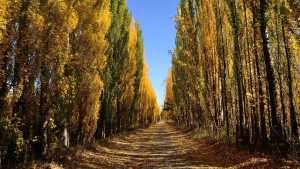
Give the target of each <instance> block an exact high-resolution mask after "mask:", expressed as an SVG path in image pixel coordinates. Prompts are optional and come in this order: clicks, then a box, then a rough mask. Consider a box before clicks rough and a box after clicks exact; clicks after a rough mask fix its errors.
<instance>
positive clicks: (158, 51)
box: [127, 0, 179, 105]
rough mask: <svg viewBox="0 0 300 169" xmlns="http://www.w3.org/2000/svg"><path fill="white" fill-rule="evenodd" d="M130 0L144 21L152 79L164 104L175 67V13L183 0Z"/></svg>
mask: <svg viewBox="0 0 300 169" xmlns="http://www.w3.org/2000/svg"><path fill="white" fill-rule="evenodd" d="M127 1H128V6H129V9H130V10H131V12H132V14H133V16H134V18H135V19H136V20H137V21H138V22H139V23H140V25H141V28H142V31H143V37H144V45H145V55H146V62H147V64H148V67H149V76H150V80H151V82H152V85H153V87H154V89H155V91H156V95H157V97H158V101H159V104H160V105H162V104H163V102H164V92H165V83H164V82H165V80H166V77H167V73H168V70H169V68H170V67H171V56H170V54H169V50H172V49H173V48H174V47H175V34H176V31H175V23H174V17H175V16H176V9H177V5H178V3H179V0H127Z"/></svg>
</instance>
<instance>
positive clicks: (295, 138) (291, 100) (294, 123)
mask: <svg viewBox="0 0 300 169" xmlns="http://www.w3.org/2000/svg"><path fill="white" fill-rule="evenodd" d="M287 33H288V32H287V31H286V28H285V23H282V34H283V41H284V46H285V56H286V60H287V73H288V80H287V83H288V88H289V94H288V97H289V103H290V121H291V134H292V138H293V141H296V142H298V141H299V132H298V122H297V112H296V109H295V105H294V92H293V77H292V70H291V64H292V61H291V60H292V56H291V50H290V46H289V40H288V37H287V35H286V34H287Z"/></svg>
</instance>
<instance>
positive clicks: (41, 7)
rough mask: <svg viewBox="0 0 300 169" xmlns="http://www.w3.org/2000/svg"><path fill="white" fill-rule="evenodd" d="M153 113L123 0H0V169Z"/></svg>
mask: <svg viewBox="0 0 300 169" xmlns="http://www.w3.org/2000/svg"><path fill="white" fill-rule="evenodd" d="M158 114H159V107H158V103H157V101H156V96H155V93H154V90H153V88H152V86H151V83H150V81H149V79H148V74H147V67H146V64H145V60H144V48H143V39H142V33H141V30H140V28H139V26H138V24H137V23H136V21H135V20H134V19H133V17H132V16H131V14H130V12H129V10H128V8H127V4H126V0H60V1H57V0H1V1H0V168H1V165H3V164H6V163H8V162H9V161H13V162H16V160H17V161H27V160H30V159H32V158H35V157H40V156H41V155H46V154H49V153H51V151H54V154H55V150H56V149H59V148H60V147H61V146H62V145H63V144H62V142H64V145H65V146H69V145H70V146H74V145H87V144H90V143H92V142H93V141H94V140H95V139H100V138H104V137H108V136H111V135H112V134H115V133H119V132H121V131H124V130H128V129H132V128H137V127H145V126H147V125H149V124H150V123H151V122H153V121H154V120H156V118H157V117H158Z"/></svg>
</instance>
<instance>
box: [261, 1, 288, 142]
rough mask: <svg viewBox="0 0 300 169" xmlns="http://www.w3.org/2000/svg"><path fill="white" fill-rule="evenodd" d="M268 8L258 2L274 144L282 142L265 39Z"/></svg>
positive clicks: (272, 71)
mask: <svg viewBox="0 0 300 169" xmlns="http://www.w3.org/2000/svg"><path fill="white" fill-rule="evenodd" d="M267 8H268V6H267V2H266V0H260V18H259V21H260V33H261V38H262V47H263V56H264V61H265V66H266V72H267V82H268V89H269V99H270V107H271V121H272V125H271V139H272V140H273V141H274V142H279V141H280V140H282V137H283V134H282V127H281V124H280V123H279V120H278V117H277V98H276V89H275V87H276V81H275V77H274V70H273V66H272V63H271V57H270V52H269V47H268V43H269V42H268V38H267V19H266V14H265V13H266V9H267Z"/></svg>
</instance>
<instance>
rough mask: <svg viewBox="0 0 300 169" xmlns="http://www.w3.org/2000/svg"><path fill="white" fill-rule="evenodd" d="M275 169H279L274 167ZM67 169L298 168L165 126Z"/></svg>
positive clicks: (80, 156)
mask: <svg viewBox="0 0 300 169" xmlns="http://www.w3.org/2000/svg"><path fill="white" fill-rule="evenodd" d="M274 166H276V167H274ZM64 167H65V168H67V169H102V168H103V169H110V168H116V169H123V168H124V169H130V168H131V169H152V168H153V169H158V168H161V169H196V168H199V169H205V168H209V169H213V168H268V169H269V168H281V167H286V168H297V167H296V166H295V165H294V163H289V162H278V161H277V162H276V163H274V162H273V161H272V160H268V159H267V158H264V157H254V156H251V155H250V154H248V153H246V152H241V151H238V150H236V149H234V148H228V147H224V146H221V145H219V144H209V143H207V142H206V141H195V140H192V139H190V137H189V136H188V135H186V134H184V133H183V132H181V131H178V130H176V129H175V128H174V127H172V126H170V125H168V124H165V123H162V124H157V125H154V126H152V127H150V128H148V129H143V130H138V131H137V132H135V133H132V134H130V135H128V136H123V137H121V136H120V137H116V138H114V139H112V141H111V142H110V143H108V144H106V145H97V146H96V147H95V148H93V149H92V150H85V151H82V152H79V153H77V154H76V155H75V157H72V159H71V160H69V161H68V162H67V163H66V166H64Z"/></svg>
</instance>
